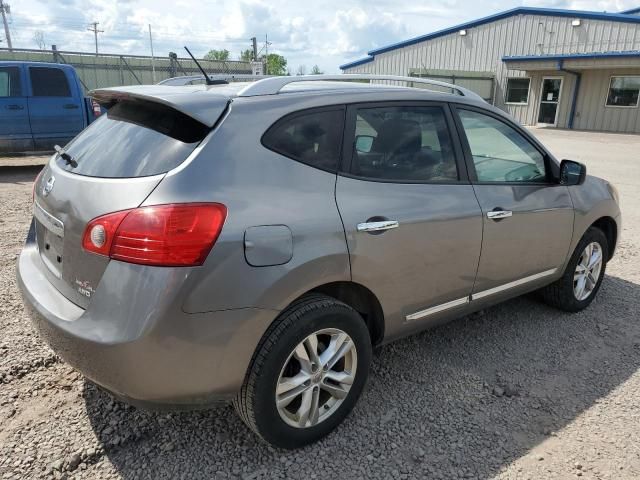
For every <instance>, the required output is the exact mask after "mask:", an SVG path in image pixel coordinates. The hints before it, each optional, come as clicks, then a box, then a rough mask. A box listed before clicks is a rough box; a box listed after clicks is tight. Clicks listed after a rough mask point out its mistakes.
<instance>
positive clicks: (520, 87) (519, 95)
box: [506, 78, 531, 105]
mask: <svg viewBox="0 0 640 480" xmlns="http://www.w3.org/2000/svg"><path fill="white" fill-rule="evenodd" d="M530 81H531V79H530V78H507V95H506V102H507V103H519V104H522V105H526V104H527V102H528V101H529V83H530Z"/></svg>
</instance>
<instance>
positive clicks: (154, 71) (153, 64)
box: [149, 24, 156, 83]
mask: <svg viewBox="0 0 640 480" xmlns="http://www.w3.org/2000/svg"><path fill="white" fill-rule="evenodd" d="M149 45H151V78H152V79H153V83H156V63H155V60H154V58H153V37H152V36H151V24H149Z"/></svg>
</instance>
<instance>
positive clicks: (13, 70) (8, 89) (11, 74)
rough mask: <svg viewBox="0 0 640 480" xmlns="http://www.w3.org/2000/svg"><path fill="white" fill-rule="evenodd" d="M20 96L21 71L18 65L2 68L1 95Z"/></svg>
mask: <svg viewBox="0 0 640 480" xmlns="http://www.w3.org/2000/svg"><path fill="white" fill-rule="evenodd" d="M19 96H20V71H19V70H18V67H2V68H0V97H19Z"/></svg>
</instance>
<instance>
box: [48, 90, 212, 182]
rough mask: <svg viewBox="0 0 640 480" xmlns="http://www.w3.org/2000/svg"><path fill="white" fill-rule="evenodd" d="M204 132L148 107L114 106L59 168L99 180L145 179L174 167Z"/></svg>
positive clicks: (86, 132) (154, 106)
mask: <svg viewBox="0 0 640 480" xmlns="http://www.w3.org/2000/svg"><path fill="white" fill-rule="evenodd" d="M208 132H209V128H208V127H207V126H206V125H203V124H201V123H200V122H198V121H196V120H194V119H193V118H191V117H189V116H187V115H185V114H183V113H180V112H178V111H176V110H174V109H172V108H170V107H166V106H164V105H160V104H157V103H152V102H144V101H124V102H120V103H116V104H115V105H113V106H112V107H111V108H109V110H107V113H106V114H103V115H102V116H101V117H100V118H98V119H97V120H96V121H95V122H93V123H92V124H91V125H90V126H89V127H88V128H86V129H85V130H84V131H82V132H81V133H80V135H78V136H77V137H76V138H75V139H74V140H73V141H72V142H71V143H70V144H69V145H68V146H67V147H66V151H67V153H68V154H69V155H71V156H72V157H73V159H74V160H75V161H76V164H77V166H75V167H74V166H73V165H71V164H69V163H68V162H67V161H65V160H64V159H62V158H61V157H58V158H57V162H58V166H60V167H61V168H63V169H65V170H68V171H70V172H73V173H77V174H79V175H87V176H91V177H103V178H130V177H146V176H150V175H157V174H160V173H165V172H168V171H169V170H171V169H172V168H175V167H177V166H178V165H180V164H181V163H182V162H183V161H185V160H186V158H187V157H188V156H189V154H191V152H193V150H194V149H195V148H196V147H197V146H198V144H199V143H200V142H201V141H202V139H203V138H204V137H205V136H206V135H207V133H208Z"/></svg>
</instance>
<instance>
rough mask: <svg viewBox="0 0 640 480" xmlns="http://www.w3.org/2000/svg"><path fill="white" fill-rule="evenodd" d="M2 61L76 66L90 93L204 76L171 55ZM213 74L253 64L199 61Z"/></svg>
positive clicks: (40, 54) (34, 53) (20, 53)
mask: <svg viewBox="0 0 640 480" xmlns="http://www.w3.org/2000/svg"><path fill="white" fill-rule="evenodd" d="M0 60H10V61H28V62H53V63H66V64H68V65H72V66H73V67H74V68H75V69H76V71H77V72H78V76H79V77H80V81H81V82H82V85H83V87H84V88H85V89H86V90H92V89H94V88H106V87H117V86H122V85H149V84H154V83H158V82H159V81H161V80H164V79H167V78H171V77H178V76H182V75H201V72H200V69H199V68H198V67H197V65H196V64H195V62H194V61H193V60H192V59H191V58H180V57H178V56H177V55H176V54H175V53H173V52H170V53H169V55H168V56H167V57H153V58H152V57H147V56H142V55H117V54H107V53H101V54H98V55H96V54H95V53H88V52H68V51H62V50H56V49H53V50H34V49H17V48H14V49H12V50H9V49H7V48H0ZM198 61H199V62H200V64H201V65H202V67H203V68H204V69H205V71H206V72H207V73H209V74H251V73H252V70H251V63H250V62H241V61H232V60H229V61H214V60H198Z"/></svg>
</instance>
